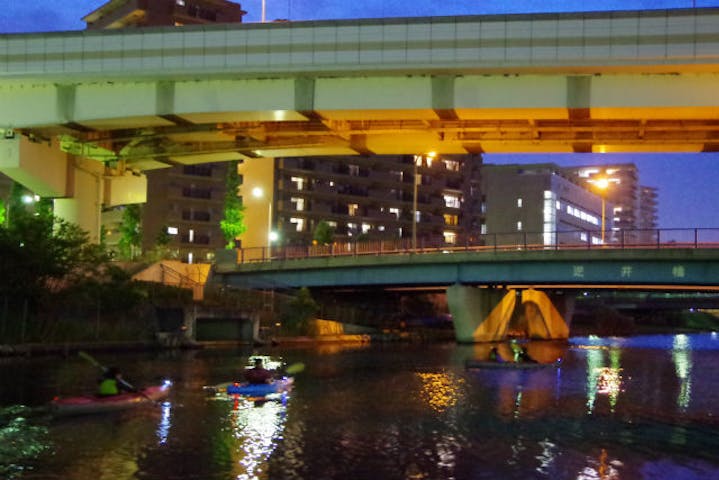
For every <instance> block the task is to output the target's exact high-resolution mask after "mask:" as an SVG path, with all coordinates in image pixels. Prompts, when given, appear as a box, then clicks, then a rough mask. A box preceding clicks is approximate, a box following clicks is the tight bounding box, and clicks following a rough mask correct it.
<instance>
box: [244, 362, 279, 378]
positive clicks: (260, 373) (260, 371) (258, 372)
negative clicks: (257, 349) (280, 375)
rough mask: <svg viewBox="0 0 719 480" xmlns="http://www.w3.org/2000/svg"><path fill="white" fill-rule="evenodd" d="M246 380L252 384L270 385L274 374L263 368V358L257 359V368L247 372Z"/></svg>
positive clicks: (249, 369)
mask: <svg viewBox="0 0 719 480" xmlns="http://www.w3.org/2000/svg"><path fill="white" fill-rule="evenodd" d="M245 380H247V381H248V382H250V383H252V384H261V383H270V382H272V372H271V371H269V370H267V369H266V368H265V367H264V366H263V364H262V359H261V358H256V359H255V366H254V367H252V368H248V369H247V370H245Z"/></svg>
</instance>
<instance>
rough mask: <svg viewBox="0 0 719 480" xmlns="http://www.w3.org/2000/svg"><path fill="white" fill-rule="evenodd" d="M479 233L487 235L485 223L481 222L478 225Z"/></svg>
mask: <svg viewBox="0 0 719 480" xmlns="http://www.w3.org/2000/svg"><path fill="white" fill-rule="evenodd" d="M479 233H480V234H481V235H487V224H486V223H483V224H481V225H480V226H479Z"/></svg>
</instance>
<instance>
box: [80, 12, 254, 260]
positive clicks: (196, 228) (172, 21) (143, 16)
mask: <svg viewBox="0 0 719 480" xmlns="http://www.w3.org/2000/svg"><path fill="white" fill-rule="evenodd" d="M245 13H246V12H244V11H243V10H242V7H241V6H240V5H239V4H238V3H235V2H230V1H227V0H110V1H109V2H106V3H105V4H103V5H102V6H100V7H99V8H98V9H97V10H95V11H93V12H92V13H90V14H88V15H86V16H85V17H84V18H83V20H84V21H85V22H86V23H87V28H88V29H91V30H92V29H103V28H106V29H112V28H138V27H152V26H181V25H193V24H206V23H230V22H242V16H243V15H244V14H245ZM227 166H228V163H226V162H218V163H208V164H200V165H178V166H175V167H171V168H166V169H161V170H152V171H148V172H146V174H147V202H146V203H145V204H144V205H143V208H142V234H143V238H142V248H143V250H144V251H149V250H152V248H153V247H155V245H156V244H157V241H158V238H160V237H161V236H165V235H169V236H167V237H165V238H166V239H169V244H168V245H167V248H168V249H169V250H170V253H171V254H172V256H173V257H175V258H177V259H179V260H182V261H185V262H189V263H192V262H206V261H211V260H212V259H213V258H214V252H215V251H216V250H217V249H220V248H222V247H223V246H224V245H225V239H224V236H223V234H222V231H221V229H220V221H221V220H222V218H223V215H224V211H223V210H224V208H223V207H224V195H225V189H226V187H225V183H226V176H227ZM121 216H122V207H120V208H119V209H112V210H108V211H106V212H103V226H104V227H105V230H106V231H107V232H109V235H108V236H107V243H108V245H109V246H112V245H114V244H116V243H117V240H118V234H117V231H118V229H117V227H118V225H119V222H120V221H121Z"/></svg>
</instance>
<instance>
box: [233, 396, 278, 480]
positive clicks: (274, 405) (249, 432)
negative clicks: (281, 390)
mask: <svg viewBox="0 0 719 480" xmlns="http://www.w3.org/2000/svg"><path fill="white" fill-rule="evenodd" d="M286 411H287V406H286V402H285V401H281V402H275V401H269V402H259V403H255V402H251V401H248V400H245V399H242V398H239V397H237V396H236V397H235V399H234V400H233V406H232V410H231V411H230V418H231V424H232V436H233V437H234V438H235V440H236V442H237V449H236V451H235V453H236V458H235V461H236V467H237V470H236V472H235V475H236V478H237V480H251V479H257V478H260V476H261V475H262V474H263V472H264V471H265V466H266V463H267V460H268V459H269V457H270V455H271V454H272V452H273V451H274V449H275V447H276V446H277V442H278V441H279V440H280V439H281V438H282V431H283V429H284V425H285V416H286Z"/></svg>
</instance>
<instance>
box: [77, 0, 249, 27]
mask: <svg viewBox="0 0 719 480" xmlns="http://www.w3.org/2000/svg"><path fill="white" fill-rule="evenodd" d="M245 13H247V12H245V11H243V10H242V7H241V6H240V5H239V4H237V3H234V2H229V1H226V0H110V1H109V2H106V3H105V4H103V5H101V6H100V7H99V8H97V9H96V10H94V11H93V12H91V13H89V14H87V15H86V16H85V17H83V21H84V22H85V23H86V24H87V29H88V30H99V29H114V28H138V27H156V26H173V25H174V26H180V25H202V24H206V23H236V22H242V17H243V15H245Z"/></svg>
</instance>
